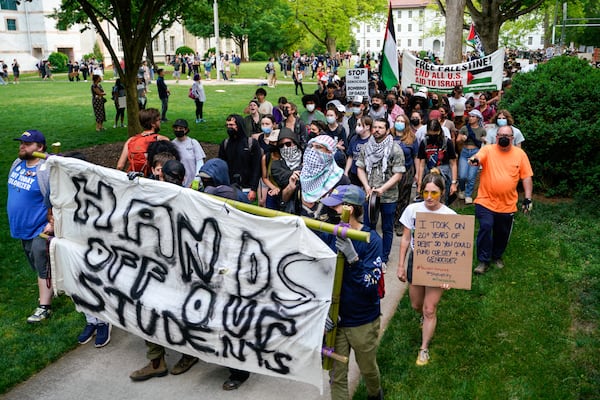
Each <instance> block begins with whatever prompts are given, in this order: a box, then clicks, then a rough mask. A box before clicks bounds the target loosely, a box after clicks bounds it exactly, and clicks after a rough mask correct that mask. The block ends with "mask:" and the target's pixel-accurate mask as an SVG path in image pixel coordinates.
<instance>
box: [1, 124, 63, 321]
mask: <svg viewBox="0 0 600 400" xmlns="http://www.w3.org/2000/svg"><path fill="white" fill-rule="evenodd" d="M14 140H18V141H19V142H20V144H19V156H18V158H17V159H16V160H15V161H14V162H13V164H12V166H11V168H10V172H9V174H8V201H7V205H6V211H7V214H8V224H9V226H10V235H11V236H12V237H14V238H15V239H20V240H21V244H22V246H23V250H24V251H25V255H26V257H27V260H28V261H29V264H30V265H31V268H32V269H33V270H34V271H36V272H37V276H38V279H37V281H38V289H39V305H38V307H37V308H36V309H35V311H34V312H33V314H32V315H31V316H30V317H29V318H27V322H29V323H38V322H41V321H44V320H46V319H48V318H49V317H50V315H51V314H52V311H51V302H52V289H51V288H50V285H47V284H46V280H47V279H48V278H49V274H48V269H47V267H46V265H47V261H48V254H47V252H46V239H43V238H40V237H39V235H40V233H51V232H52V231H53V230H54V228H53V227H52V224H51V223H50V222H48V204H47V203H46V202H45V196H44V193H43V191H42V188H43V187H45V188H46V189H47V188H48V180H49V176H48V174H47V171H43V170H42V169H41V166H42V165H43V163H44V161H43V160H42V159H39V158H37V157H35V156H34V155H33V153H34V152H40V153H43V152H44V151H46V138H45V137H44V134H43V133H42V132H40V131H38V130H35V129H30V130H27V131H25V132H23V133H22V134H21V136H20V137H18V138H15V139H14Z"/></svg>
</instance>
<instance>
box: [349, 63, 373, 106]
mask: <svg viewBox="0 0 600 400" xmlns="http://www.w3.org/2000/svg"><path fill="white" fill-rule="evenodd" d="M354 96H363V98H368V97H369V71H368V70H367V69H366V68H353V69H349V70H347V71H346V97H347V98H348V99H350V100H352V98H353V97H354Z"/></svg>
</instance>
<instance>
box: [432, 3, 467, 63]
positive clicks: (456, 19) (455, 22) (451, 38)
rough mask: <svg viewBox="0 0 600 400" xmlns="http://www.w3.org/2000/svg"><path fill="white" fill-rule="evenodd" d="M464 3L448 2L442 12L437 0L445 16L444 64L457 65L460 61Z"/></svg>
mask: <svg viewBox="0 0 600 400" xmlns="http://www.w3.org/2000/svg"><path fill="white" fill-rule="evenodd" d="M465 1H466V0H456V1H450V2H449V4H448V5H447V7H446V8H445V10H444V7H443V5H442V2H441V1H439V0H438V5H439V6H440V10H442V14H445V15H446V33H445V42H446V46H445V47H444V64H458V63H460V62H461V61H462V46H463V36H462V31H463V25H464V22H463V20H464V14H465Z"/></svg>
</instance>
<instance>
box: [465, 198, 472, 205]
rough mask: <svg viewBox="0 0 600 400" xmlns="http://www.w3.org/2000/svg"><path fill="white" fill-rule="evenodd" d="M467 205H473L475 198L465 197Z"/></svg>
mask: <svg viewBox="0 0 600 400" xmlns="http://www.w3.org/2000/svg"><path fill="white" fill-rule="evenodd" d="M465 204H473V198H472V197H465Z"/></svg>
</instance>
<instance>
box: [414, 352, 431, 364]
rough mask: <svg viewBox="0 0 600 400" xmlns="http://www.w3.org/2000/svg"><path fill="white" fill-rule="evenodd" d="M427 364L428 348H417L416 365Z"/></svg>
mask: <svg viewBox="0 0 600 400" xmlns="http://www.w3.org/2000/svg"><path fill="white" fill-rule="evenodd" d="M427 364H429V350H427V349H421V350H419V355H418V356H417V365H418V366H419V367H422V366H423V365H427Z"/></svg>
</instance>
